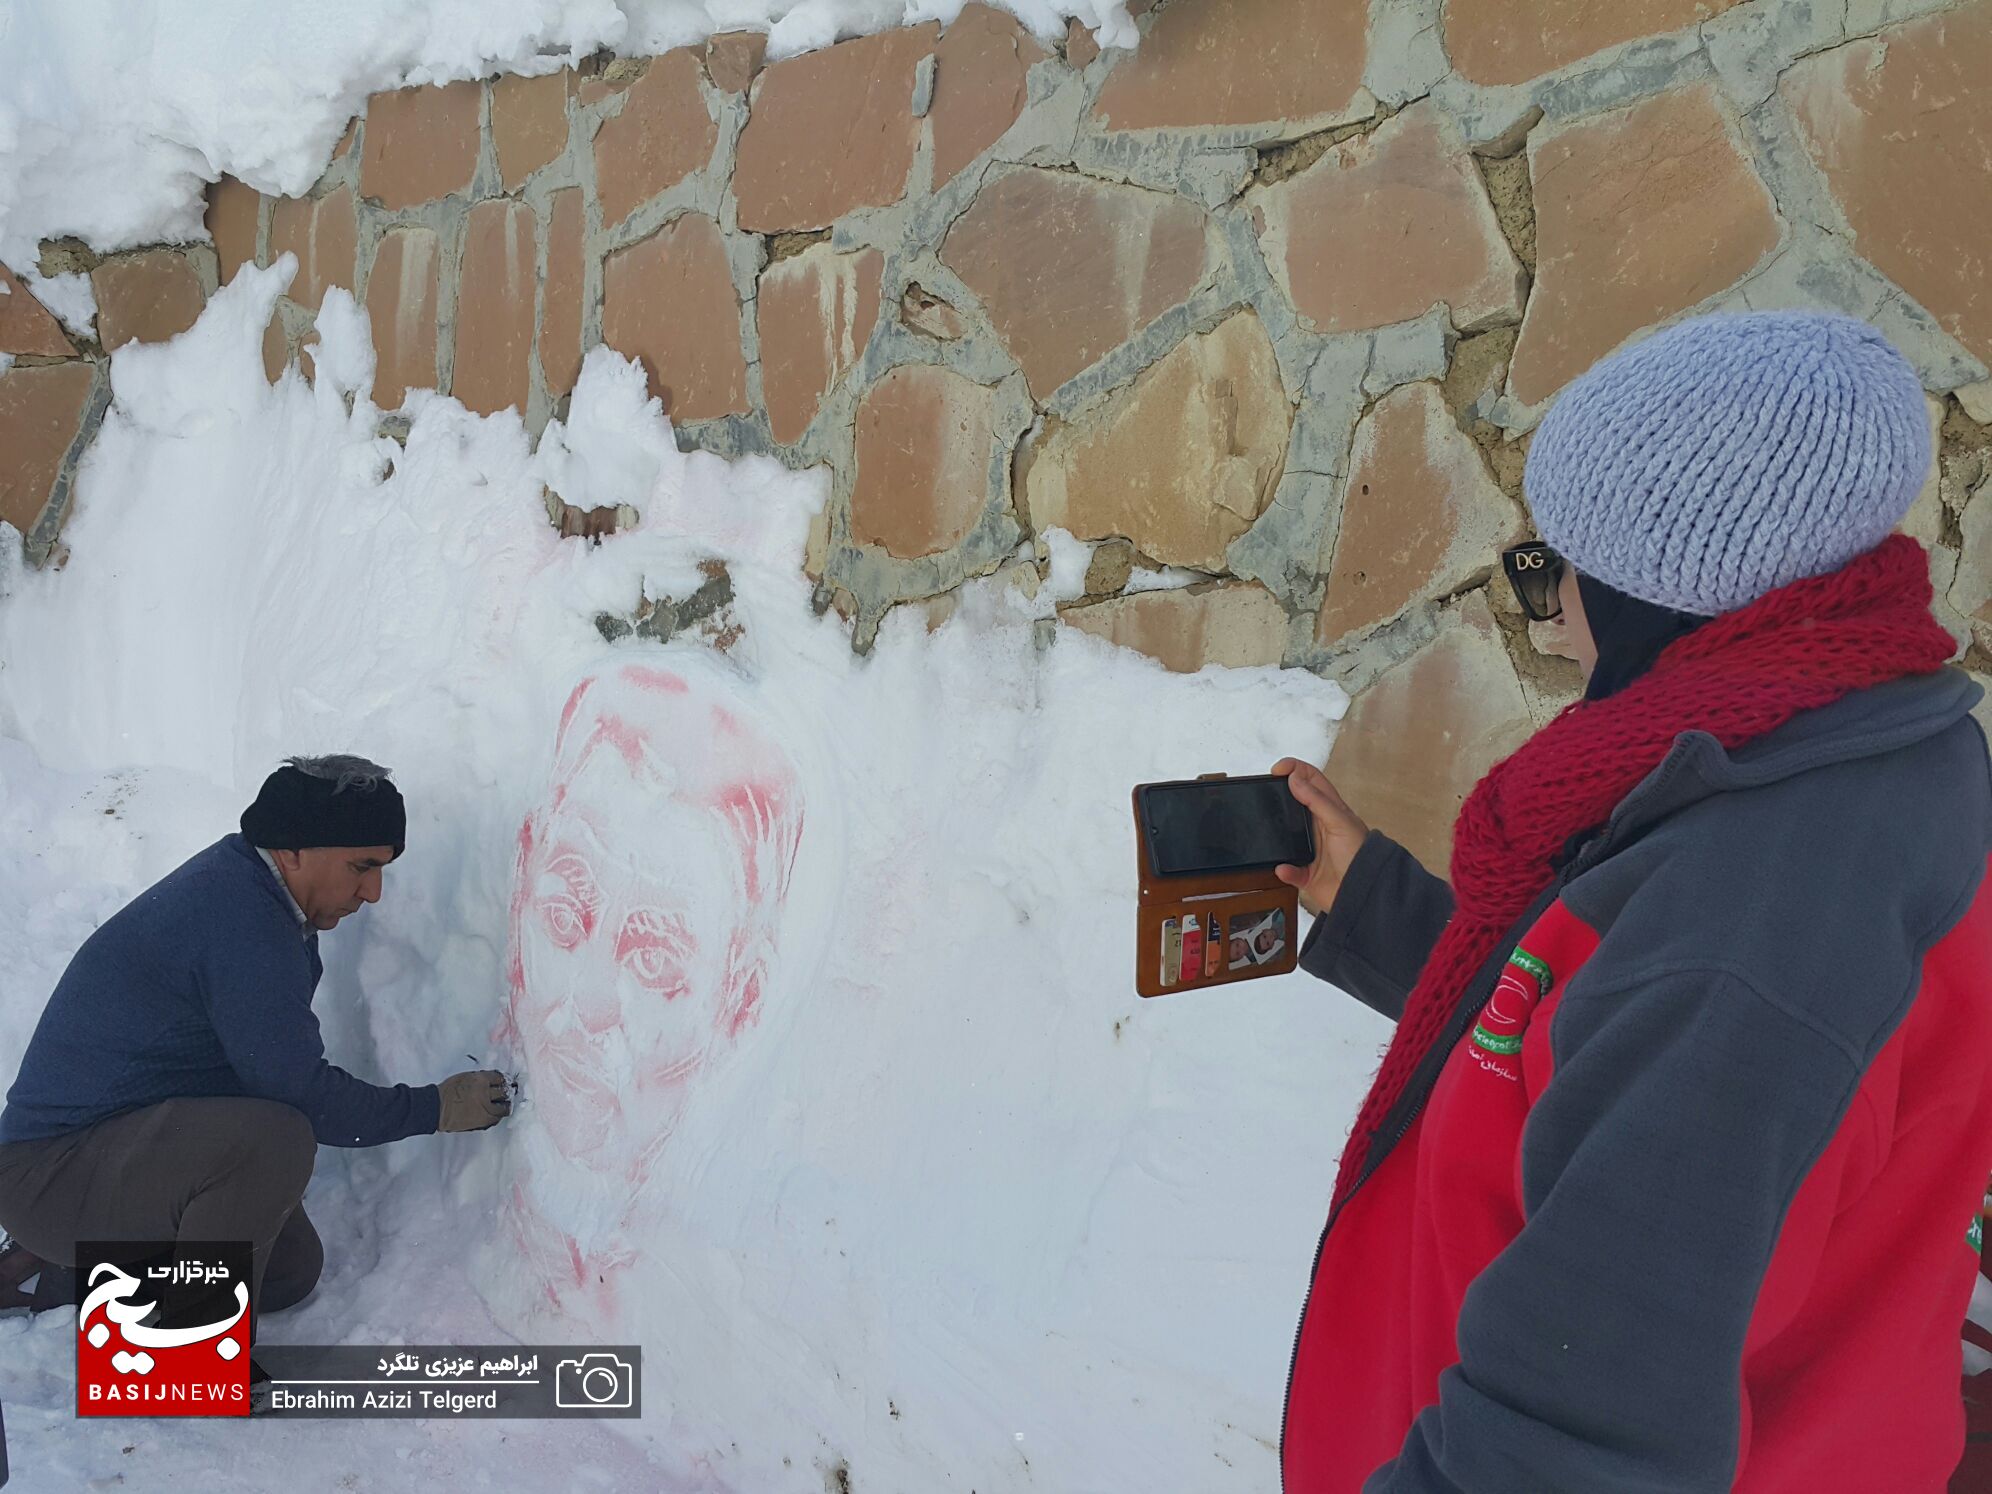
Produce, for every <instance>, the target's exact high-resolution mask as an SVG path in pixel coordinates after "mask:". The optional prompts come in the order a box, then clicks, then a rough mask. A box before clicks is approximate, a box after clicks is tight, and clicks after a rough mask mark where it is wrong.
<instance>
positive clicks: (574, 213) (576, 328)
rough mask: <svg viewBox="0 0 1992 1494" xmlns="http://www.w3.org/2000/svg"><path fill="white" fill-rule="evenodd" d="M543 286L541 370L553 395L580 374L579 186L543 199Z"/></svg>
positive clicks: (583, 274)
mask: <svg viewBox="0 0 1992 1494" xmlns="http://www.w3.org/2000/svg"><path fill="white" fill-rule="evenodd" d="M547 206H548V209H549V212H550V216H549V218H548V222H547V231H546V286H545V291H544V305H543V307H542V309H541V314H540V369H541V371H542V372H543V373H544V374H545V376H546V392H547V394H548V395H549V396H551V397H552V398H554V399H559V398H560V396H561V395H563V394H565V393H567V392H568V391H569V390H570V389H572V388H573V387H574V381H575V379H576V378H578V377H579V376H580V373H581V305H582V298H583V296H584V294H585V293H586V290H587V284H588V267H587V264H586V262H585V260H584V258H583V237H584V234H585V232H586V225H585V223H584V222H583V220H582V203H581V189H580V188H579V187H563V188H562V189H561V190H560V191H558V192H555V193H554V194H553V196H552V197H550V198H548V199H547Z"/></svg>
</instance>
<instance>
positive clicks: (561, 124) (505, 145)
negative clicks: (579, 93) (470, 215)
mask: <svg viewBox="0 0 1992 1494" xmlns="http://www.w3.org/2000/svg"><path fill="white" fill-rule="evenodd" d="M574 82H575V80H574V74H573V73H571V72H568V71H565V70H563V71H561V72H557V73H544V74H542V75H541V76H539V77H537V78H521V77H519V76H518V75H517V74H507V75H506V76H504V77H502V78H496V79H494V80H492V84H491V143H492V145H493V146H494V147H495V148H496V150H497V153H498V173H499V175H500V176H502V177H503V178H504V179H505V190H506V191H507V192H514V191H517V190H518V189H519V188H520V187H521V186H523V185H524V183H525V180H526V178H527V177H529V176H531V175H532V174H533V173H534V172H535V171H538V170H539V169H540V168H541V167H542V166H547V165H550V164H551V163H552V162H553V161H555V160H557V159H558V158H559V156H560V153H561V152H562V151H564V150H566V149H567V99H568V95H569V94H570V93H571V92H572V91H573V88H574ZM603 128H604V129H606V128H607V126H606V125H605V126H604V127H603Z"/></svg>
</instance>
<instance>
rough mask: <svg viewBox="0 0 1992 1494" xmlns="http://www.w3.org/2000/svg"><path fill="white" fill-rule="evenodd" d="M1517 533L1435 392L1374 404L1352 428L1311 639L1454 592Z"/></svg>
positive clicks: (1475, 452)
mask: <svg viewBox="0 0 1992 1494" xmlns="http://www.w3.org/2000/svg"><path fill="white" fill-rule="evenodd" d="M1520 532H1521V516H1520V515H1519V514H1518V513H1517V512H1516V511H1515V507H1514V505H1513V504H1512V503H1510V502H1509V501H1508V499H1507V496H1506V495H1505V494H1504V493H1502V491H1501V489H1500V488H1499V487H1498V486H1496V485H1495V482H1494V479H1493V478H1491V477H1490V476H1488V474H1487V468H1486V467H1485V465H1483V464H1482V462H1481V460H1480V452H1479V449H1478V448H1477V447H1475V446H1474V444H1473V442H1471V441H1469V440H1468V439H1467V438H1466V436H1465V435H1464V434H1462V433H1461V431H1460V429H1459V427H1458V426H1456V425H1454V424H1453V421H1452V416H1451V415H1450V414H1449V413H1448V412H1447V410H1446V407H1445V401H1444V400H1443V399H1441V398H1440V395H1439V390H1438V388H1437V386H1435V385H1432V384H1407V385H1406V386H1404V387H1403V388H1402V389H1399V390H1397V391H1395V392H1394V393H1391V394H1388V395H1386V396H1384V398H1383V399H1381V400H1379V401H1378V402H1377V404H1376V406H1375V407H1374V408H1373V409H1372V410H1371V411H1370V412H1369V414H1367V415H1365V416H1364V417H1363V420H1362V424H1360V425H1358V426H1357V427H1356V439H1355V446H1354V449H1353V450H1352V451H1351V453H1350V459H1349V480H1348V487H1347V489H1346V492H1345V495H1344V497H1343V499H1342V527H1341V530H1340V532H1339V534H1338V535H1337V536H1336V540H1335V559H1334V564H1333V565H1332V566H1331V567H1330V568H1329V572H1328V588H1327V598H1326V600H1325V602H1324V603H1323V605H1322V608H1321V614H1320V618H1319V620H1318V623H1317V626H1316V637H1317V639H1318V640H1319V641H1320V642H1321V643H1322V644H1324V645H1334V644H1337V643H1340V642H1342V641H1343V640H1346V639H1348V638H1350V637H1351V636H1352V635H1354V634H1358V633H1362V632H1366V631H1368V630H1369V629H1371V628H1374V627H1376V626H1377V625H1378V624H1380V623H1385V622H1389V621H1390V620H1391V619H1392V618H1394V617H1396V616H1398V615H1399V614H1400V613H1402V612H1403V611H1404V609H1405V608H1407V607H1409V606H1410V605H1411V604H1412V603H1413V602H1415V601H1417V600H1418V599H1419V598H1420V597H1433V596H1445V595H1448V594H1449V593H1451V592H1454V591H1457V590H1459V589H1460V588H1461V587H1462V586H1464V585H1465V584H1466V583H1467V582H1468V581H1469V580H1471V579H1472V578H1473V576H1474V575H1475V574H1476V573H1484V572H1486V571H1487V570H1488V569H1489V567H1490V566H1491V565H1492V564H1493V563H1494V557H1495V555H1496V553H1497V552H1498V551H1499V550H1500V549H1501V547H1502V546H1503V545H1508V544H1513V543H1514V542H1515V541H1516V540H1517V539H1518V538H1519V536H1520Z"/></svg>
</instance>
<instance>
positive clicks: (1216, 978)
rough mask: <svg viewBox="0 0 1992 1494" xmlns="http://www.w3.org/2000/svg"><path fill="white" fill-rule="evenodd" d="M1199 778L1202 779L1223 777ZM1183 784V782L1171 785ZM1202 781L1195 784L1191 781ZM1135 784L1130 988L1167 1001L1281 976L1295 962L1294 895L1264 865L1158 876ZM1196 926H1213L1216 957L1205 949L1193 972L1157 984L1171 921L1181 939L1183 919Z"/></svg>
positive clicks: (1297, 894) (1296, 926) (1160, 979)
mask: <svg viewBox="0 0 1992 1494" xmlns="http://www.w3.org/2000/svg"><path fill="white" fill-rule="evenodd" d="M1224 776H1225V775H1224V774H1222V773H1205V774H1203V775H1202V779H1212V778H1222V777H1224ZM1177 781H1178V782H1181V781H1183V780H1177ZM1197 781H1201V780H1197ZM1148 787H1151V785H1149V784H1138V785H1136V787H1135V790H1134V793H1133V794H1132V795H1131V796H1130V799H1129V803H1130V805H1131V807H1132V809H1133V812H1134V852H1135V860H1136V864H1137V866H1138V868H1139V874H1140V884H1139V886H1140V892H1139V896H1138V898H1137V901H1136V903H1135V919H1134V922H1135V943H1134V989H1135V991H1136V992H1137V993H1138V994H1139V995H1142V996H1173V995H1175V994H1176V993H1177V992H1178V991H1197V990H1203V989H1206V988H1208V987H1211V986H1222V985H1229V984H1231V983H1232V982H1234V981H1241V980H1257V979H1258V978H1259V977H1260V976H1263V975H1285V974H1287V973H1288V972H1289V971H1291V970H1292V969H1294V967H1295V966H1296V965H1297V964H1299V958H1300V957H1299V949H1300V928H1299V916H1300V890H1299V889H1298V888H1295V887H1289V886H1288V885H1287V884H1286V883H1284V882H1282V881H1281V880H1280V879H1279V878H1278V877H1276V876H1274V875H1273V869H1272V868H1271V867H1270V866H1268V867H1264V868H1262V869H1260V870H1257V871H1234V872H1208V873H1204V874H1200V875H1191V876H1184V877H1158V876H1157V875H1155V873H1154V871H1153V870H1152V867H1151V863H1150V861H1149V859H1148V827H1147V826H1145V825H1144V824H1142V822H1141V790H1142V789H1144V788H1148ZM1191 917H1194V918H1195V919H1196V920H1197V923H1198V926H1199V928H1200V929H1215V930H1216V931H1217V933H1218V939H1219V945H1220V952H1219V955H1218V958H1217V959H1216V961H1215V962H1214V968H1213V962H1212V961H1211V959H1210V958H1209V955H1208V953H1207V951H1208V944H1207V943H1206V945H1205V950H1206V952H1205V953H1204V954H1202V955H1200V957H1199V959H1198V960H1197V968H1196V970H1195V971H1194V972H1191V971H1181V972H1180V973H1179V974H1178V977H1177V979H1175V980H1174V981H1170V982H1165V981H1164V980H1163V973H1164V972H1163V955H1164V950H1165V941H1166V939H1167V937H1168V926H1169V920H1170V919H1174V920H1175V921H1176V929H1177V936H1178V939H1179V940H1180V938H1181V931H1182V924H1183V920H1184V919H1185V918H1191Z"/></svg>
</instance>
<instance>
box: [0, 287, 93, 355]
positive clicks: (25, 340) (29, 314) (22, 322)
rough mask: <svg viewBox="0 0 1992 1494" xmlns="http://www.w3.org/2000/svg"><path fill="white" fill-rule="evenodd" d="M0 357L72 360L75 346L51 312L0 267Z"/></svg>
mask: <svg viewBox="0 0 1992 1494" xmlns="http://www.w3.org/2000/svg"><path fill="white" fill-rule="evenodd" d="M0 287H4V288H5V291H6V294H4V295H0V353H12V354H15V355H16V356H19V355H21V354H26V355H28V356H29V357H35V358H73V357H75V356H76V344H75V343H73V342H71V341H70V340H69V338H68V335H67V334H66V333H64V332H63V330H62V323H61V322H60V321H59V320H57V318H56V315H55V313H54V312H52V311H50V310H49V309H48V308H47V307H46V306H44V305H42V303H41V302H39V301H37V300H36V299H35V298H34V293H33V292H32V291H30V290H29V289H28V288H27V287H26V286H25V285H23V284H22V283H21V282H20V280H19V279H17V278H16V277H15V275H14V272H13V271H12V270H10V269H8V268H7V267H6V266H5V265H0Z"/></svg>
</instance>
